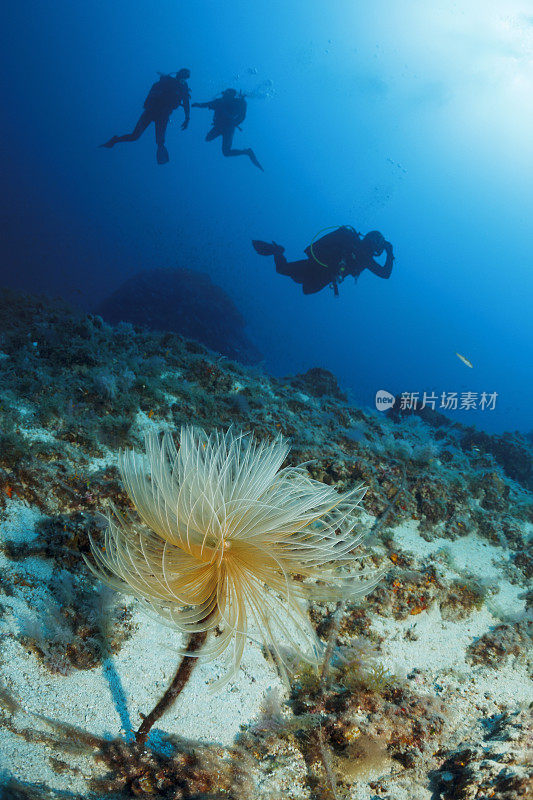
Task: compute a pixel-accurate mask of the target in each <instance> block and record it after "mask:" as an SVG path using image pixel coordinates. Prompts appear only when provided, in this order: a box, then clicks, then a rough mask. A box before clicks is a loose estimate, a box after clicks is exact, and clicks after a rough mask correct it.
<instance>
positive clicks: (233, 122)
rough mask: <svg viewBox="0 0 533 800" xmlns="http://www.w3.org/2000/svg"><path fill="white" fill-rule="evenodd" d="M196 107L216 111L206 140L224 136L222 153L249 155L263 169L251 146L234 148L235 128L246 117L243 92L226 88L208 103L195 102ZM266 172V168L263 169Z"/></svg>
mask: <svg viewBox="0 0 533 800" xmlns="http://www.w3.org/2000/svg"><path fill="white" fill-rule="evenodd" d="M193 106H194V107H195V108H210V109H211V110H212V111H214V112H215V113H214V116H213V127H212V128H211V130H210V131H209V133H208V134H207V136H206V137H205V140H206V142H212V141H213V139H216V138H217V137H219V136H222V153H223V155H225V156H248V158H249V159H250V161H251V162H252V164H255V166H256V167H259V169H260V170H263V167H262V166H261V164H260V163H259V161H258V160H257V157H256V155H255V153H254V151H253V150H252V149H251V147H248V148H246V149H245V150H235V149H234V148H232V144H233V136H234V135H235V129H236V128H238V127H239V125H240V124H241V123H242V122H243V121H244V118H245V117H246V100H245V99H244V95H243V94H237V92H236V90H235V89H226V90H225V91H223V92H222V97H216V98H215V99H214V100H210V101H209V102H208V103H193ZM263 172H264V170H263Z"/></svg>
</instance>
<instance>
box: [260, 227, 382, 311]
mask: <svg viewBox="0 0 533 800" xmlns="http://www.w3.org/2000/svg"><path fill="white" fill-rule="evenodd" d="M252 245H253V247H254V249H255V251H256V253H259V255H261V256H274V262H275V264H276V272H278V273H279V274H280V275H288V276H289V277H290V278H292V279H293V281H296V283H301V284H302V291H303V293H304V294H314V293H315V292H319V291H320V290H321V289H323V288H324V287H325V286H328V284H329V285H330V286H331V287H332V289H333V291H334V293H335V296H336V297H337V296H338V294H339V288H338V287H339V284H340V283H342V281H343V280H344V278H346V277H347V276H348V275H353V277H354V278H355V279H356V280H357V278H358V277H359V275H360V274H361V272H363V270H365V269H369V270H370V272H373V273H374V275H377V276H378V277H379V278H389V277H390V274H391V272H392V263H393V261H394V256H393V254H392V245H391V243H390V242H387V241H386V240H385V238H384V237H383V236H382V234H381V233H380V232H379V231H370V233H367V234H366V236H361V234H360V233H357V231H356V230H355V229H354V228H351V227H350V226H348V225H344V226H342V227H341V228H336V229H335V230H333V231H332V232H331V233H327V234H326V235H325V236H322V238H321V239H318V240H317V241H314V242H312V244H310V245H309V247H307V248H306V249H305V251H304V252H305V253H306V255H307V258H306V259H302V261H291V262H288V261H287V259H286V258H285V256H284V255H283V254H284V252H285V248H284V247H282V246H281V245H279V244H276V242H272V243H271V244H269V243H268V242H262V241H259V240H257V239H255V240H253V241H252ZM383 251H385V253H386V259H385V263H384V264H383V265H381V264H380V263H379V262H377V261H375V259H374V256H378V257H379V256H380V255H381V254H382V253H383Z"/></svg>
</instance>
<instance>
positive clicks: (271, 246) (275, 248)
mask: <svg viewBox="0 0 533 800" xmlns="http://www.w3.org/2000/svg"><path fill="white" fill-rule="evenodd" d="M252 246H253V248H254V250H255V252H256V253H258V254H259V255H260V256H274V255H276V254H279V255H281V254H282V253H283V252H285V248H284V247H282V246H281V245H280V244H276V242H262V241H261V240H260V239H252Z"/></svg>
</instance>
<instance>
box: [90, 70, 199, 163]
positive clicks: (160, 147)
mask: <svg viewBox="0 0 533 800" xmlns="http://www.w3.org/2000/svg"><path fill="white" fill-rule="evenodd" d="M190 76H191V72H190V70H188V69H180V70H179V72H176V73H174V76H172V75H161V77H160V78H159V80H158V81H156V83H154V85H153V86H152V88H151V89H150V91H149V93H148V96H147V98H146V100H145V101H144V111H143V113H142V114H141V116H140V117H139V120H138V122H137V124H136V126H135V128H134V129H133V131H132V132H131V133H126V134H124V136H113V137H112V138H111V139H109V141H108V142H105V143H104V144H101V145H100V147H109V148H111V147H114V146H115V145H116V144H118V143H119V142H135V141H136V140H137V139H139V137H140V136H141V135H142V134H143V133H144V131H145V130H146V128H147V127H148V126H149V125H150V123H152V122H153V123H154V126H155V141H156V144H157V154H156V158H157V163H158V164H166V163H167V162H168V160H169V155H168V150H167V148H166V147H165V134H166V130H167V125H168V123H169V120H170V115H171V114H172V112H173V111H174V110H175V109H176V108H179V106H183V110H184V112H185V119H184V121H183V123H182V126H181V129H182V131H184V130H185V128H186V127H187V125H188V124H189V118H190V99H189V97H190V90H189V87H188V85H187V79H188V78H190Z"/></svg>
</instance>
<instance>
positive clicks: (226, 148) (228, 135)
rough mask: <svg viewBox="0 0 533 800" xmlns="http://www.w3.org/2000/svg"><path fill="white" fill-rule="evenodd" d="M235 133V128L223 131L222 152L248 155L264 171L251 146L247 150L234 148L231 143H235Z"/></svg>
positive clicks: (226, 154)
mask: <svg viewBox="0 0 533 800" xmlns="http://www.w3.org/2000/svg"><path fill="white" fill-rule="evenodd" d="M234 134H235V128H227V129H226V130H225V131H223V133H222V153H223V154H224V155H225V156H248V158H249V159H250V161H251V162H252V164H255V166H256V167H259V169H260V170H262V171H263V172H264V170H263V167H262V166H261V164H260V163H259V161H258V160H257V157H256V155H255V153H254V151H253V150H252V148H251V147H247V148H246V149H245V150H236V149H235V148H232V146H231V145H232V144H233V136H234Z"/></svg>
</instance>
